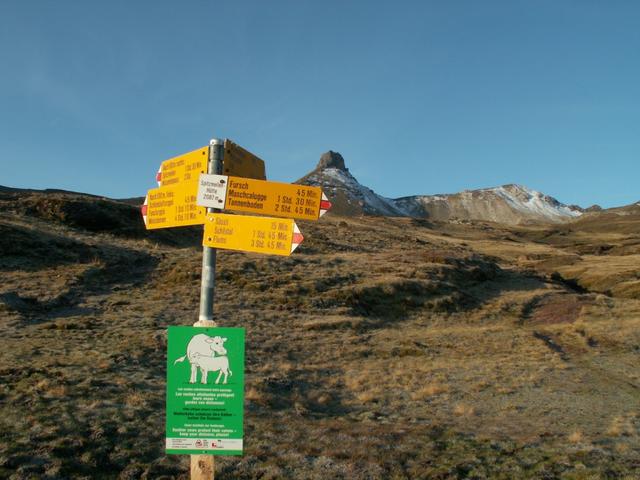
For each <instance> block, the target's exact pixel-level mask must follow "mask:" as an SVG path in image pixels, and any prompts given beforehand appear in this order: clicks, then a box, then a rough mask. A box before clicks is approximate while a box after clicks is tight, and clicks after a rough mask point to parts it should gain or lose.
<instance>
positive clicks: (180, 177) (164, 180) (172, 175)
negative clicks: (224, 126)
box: [156, 147, 209, 187]
mask: <svg viewBox="0 0 640 480" xmlns="http://www.w3.org/2000/svg"><path fill="white" fill-rule="evenodd" d="M208 161H209V147H202V148H199V149H198V150H194V151H193V152H189V153H185V154H184V155H180V156H178V157H174V158H170V159H169V160H165V161H164V162H162V165H160V170H159V171H158V174H157V176H156V180H157V181H158V186H160V187H170V186H172V185H182V184H187V183H191V184H194V183H198V177H199V176H200V174H201V173H207V165H208Z"/></svg>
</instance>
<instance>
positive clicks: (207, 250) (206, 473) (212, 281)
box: [191, 138, 224, 480]
mask: <svg viewBox="0 0 640 480" xmlns="http://www.w3.org/2000/svg"><path fill="white" fill-rule="evenodd" d="M223 157H224V142H223V141H222V140H220V139H218V138H214V139H212V140H211V141H210V142H209V167H208V169H207V173H210V174H215V175H220V174H222V160H223ZM215 211H216V210H214V209H213V208H207V213H211V212H215ZM215 287H216V249H215V248H211V247H202V280H201V283H200V313H199V315H198V321H197V322H196V323H194V324H193V326H194V327H215V326H217V325H216V322H215V321H214V320H213V300H214V294H215ZM214 477H215V462H214V456H213V455H191V480H214Z"/></svg>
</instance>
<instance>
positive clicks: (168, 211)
mask: <svg viewBox="0 0 640 480" xmlns="http://www.w3.org/2000/svg"><path fill="white" fill-rule="evenodd" d="M196 187H197V184H187V185H175V186H171V187H161V188H154V189H152V190H149V192H148V193H147V197H146V198H145V201H144V205H143V206H142V218H143V219H144V224H145V226H146V227H147V230H152V229H156V228H168V227H185V226H187V225H202V224H203V223H204V220H205V215H206V209H205V208H204V207H199V206H198V205H196Z"/></svg>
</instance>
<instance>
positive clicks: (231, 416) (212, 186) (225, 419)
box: [141, 139, 331, 480]
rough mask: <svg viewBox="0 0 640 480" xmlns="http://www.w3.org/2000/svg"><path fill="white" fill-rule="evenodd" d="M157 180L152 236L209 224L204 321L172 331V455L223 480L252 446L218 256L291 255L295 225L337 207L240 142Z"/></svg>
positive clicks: (240, 360) (240, 335)
mask: <svg viewBox="0 0 640 480" xmlns="http://www.w3.org/2000/svg"><path fill="white" fill-rule="evenodd" d="M223 173H224V175H223ZM156 180H157V182H158V186H159V188H154V189H151V190H149V192H148V193H147V196H146V198H145V201H144V205H143V206H142V209H141V210H142V216H143V219H144V223H145V226H146V228H147V229H149V230H151V229H156V228H170V227H181V226H187V225H199V224H204V236H203V241H202V244H203V250H202V278H201V286H200V313H199V317H198V321H197V322H196V323H194V325H193V327H173V326H172V327H169V333H168V353H167V419H166V427H167V430H166V451H167V453H178V454H191V479H192V480H213V478H214V470H215V468H214V467H215V464H214V461H213V459H214V457H213V455H241V454H242V451H243V443H244V440H243V426H242V421H243V420H242V419H243V410H242V408H243V398H244V393H243V391H244V387H243V384H244V330H243V329H238V328H217V325H216V322H215V321H214V319H213V318H214V317H213V300H214V290H215V270H216V249H217V248H225V249H230V250H240V251H246V252H257V253H266V254H273V255H291V253H292V252H293V251H294V250H295V249H296V248H297V247H298V245H300V243H302V240H303V236H302V234H301V233H300V230H299V229H298V226H297V225H296V223H295V222H294V220H293V219H294V218H297V219H307V220H318V219H319V218H320V217H321V216H322V215H323V214H324V213H325V212H326V211H327V210H328V209H329V208H330V207H331V203H329V201H328V199H327V197H326V196H325V195H324V194H323V193H322V191H321V190H320V188H319V187H308V186H303V185H291V184H287V183H277V182H267V181H266V176H265V168H264V161H262V160H261V159H260V158H258V157H256V156H255V155H253V154H252V153H250V152H248V151H247V150H245V149H244V148H242V147H240V146H239V145H236V144H235V143H233V142H232V141H230V140H225V141H224V143H223V142H222V141H221V140H218V139H213V140H211V142H209V146H207V147H203V148H200V149H197V150H194V151H192V152H189V153H186V154H184V155H180V156H178V157H174V158H171V159H169V160H166V161H164V162H162V164H161V166H160V170H159V171H158V173H157V175H156ZM222 209H224V210H234V211H240V212H249V213H253V214H259V215H270V216H260V217H258V216H247V215H230V214H223V213H220V210H222ZM271 216H273V217H271ZM274 217H285V218H274ZM194 327H196V328H194ZM214 377H215V378H214Z"/></svg>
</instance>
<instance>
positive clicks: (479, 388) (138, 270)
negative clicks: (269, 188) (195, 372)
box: [0, 192, 640, 480]
mask: <svg viewBox="0 0 640 480" xmlns="http://www.w3.org/2000/svg"><path fill="white" fill-rule="evenodd" d="M612 215H613V216H612ZM299 223H300V227H301V229H302V231H303V233H304V234H305V242H304V243H303V244H302V245H301V246H300V247H299V248H298V250H296V252H294V254H293V255H292V256H291V257H287V258H283V257H269V256H259V255H252V254H243V253H232V252H220V254H219V257H218V272H217V292H216V317H217V321H218V323H219V324H220V325H221V326H233V327H244V328H246V331H247V348H246V351H247V359H246V363H247V372H246V376H247V384H246V410H245V443H246V450H245V455H244V456H242V457H218V458H217V460H216V469H217V475H216V478H219V479H225V478H226V479H231V478H240V479H263V480H266V479H279V478H292V479H294V478H295V479H313V478H317V479H326V478H335V479H339V478H344V479H378V478H379V479H401V478H433V479H453V478H477V479H483V478H497V479H512V478H545V479H554V478H562V479H587V478H629V479H631V478H639V477H640V437H639V435H640V371H639V370H638V364H639V360H640V301H639V299H640V277H639V276H638V273H637V272H638V271H640V270H639V267H640V233H638V232H640V229H639V228H638V227H640V215H638V213H637V212H635V211H625V212H623V213H621V214H615V213H611V212H609V213H607V214H598V215H591V216H587V217H586V218H583V219H582V220H579V221H577V222H573V223H570V224H564V225H554V226H553V227H549V226H544V225H539V226H533V225H532V226H521V227H504V226H500V225H498V224H491V223H483V222H470V221H466V222H449V223H429V222H428V221H425V220H419V221H418V220H412V219H410V218H382V217H357V218H347V217H338V216H332V215H331V214H329V215H326V216H325V217H323V218H322V220H321V221H320V222H317V223H310V222H299ZM199 235H200V234H199V232H198V229H197V228H191V229H180V230H173V231H164V232H156V233H153V234H151V235H149V234H147V232H145V231H144V229H143V227H142V221H141V220H140V218H139V213H138V212H137V210H136V209H135V208H133V207H131V206H129V205H125V204H120V203H117V202H112V201H108V200H102V199H97V198H91V197H85V196H75V195H65V194H39V193H24V192H23V193H16V192H0V254H1V255H0V276H1V278H2V281H1V282H0V345H1V346H2V348H1V349H0V378H1V382H0V400H1V401H0V409H1V414H0V477H6V478H14V479H23V478H25V479H27V478H34V479H66V478H98V479H100V478H105V479H106V478H109V479H111V478H122V479H134V478H165V479H168V478H176V479H178V478H180V479H186V478H188V461H189V457H187V456H174V455H171V456H167V455H165V454H164V452H163V447H164V382H165V368H166V358H165V351H166V334H165V332H166V327H167V326H168V325H190V324H193V322H194V321H195V320H196V317H197V311H198V297H199V291H200V290H199V284H200V262H201V248H200V247H199V246H198V244H199Z"/></svg>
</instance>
